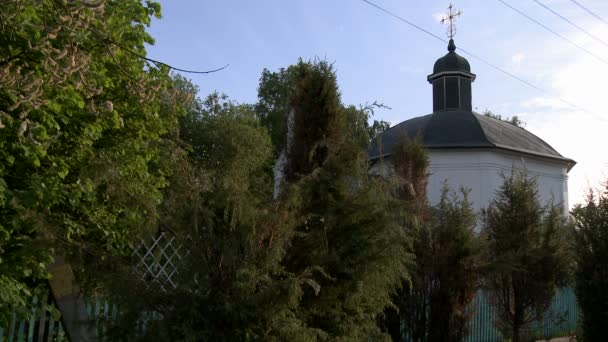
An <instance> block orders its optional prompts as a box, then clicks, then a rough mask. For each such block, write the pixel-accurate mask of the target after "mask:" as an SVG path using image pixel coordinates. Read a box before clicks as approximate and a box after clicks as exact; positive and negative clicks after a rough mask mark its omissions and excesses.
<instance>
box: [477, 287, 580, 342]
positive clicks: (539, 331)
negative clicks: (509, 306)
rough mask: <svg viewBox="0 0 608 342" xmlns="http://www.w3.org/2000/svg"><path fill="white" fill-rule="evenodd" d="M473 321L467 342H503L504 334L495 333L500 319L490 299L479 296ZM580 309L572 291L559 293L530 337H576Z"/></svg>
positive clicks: (481, 294)
mask: <svg viewBox="0 0 608 342" xmlns="http://www.w3.org/2000/svg"><path fill="white" fill-rule="evenodd" d="M471 310H473V317H472V320H471V328H470V332H469V336H468V337H467V339H466V342H499V341H504V338H503V336H502V334H501V333H500V332H499V331H498V330H497V329H496V327H495V325H494V321H495V320H496V318H497V316H498V315H497V313H496V311H495V309H494V308H493V307H492V306H491V305H489V303H488V298H487V296H486V295H485V294H484V293H483V292H480V293H478V294H477V297H476V298H475V300H474V301H473V303H472V304H471ZM577 314H578V307H577V304H576V295H575V294H574V291H573V289H571V288H563V289H559V290H558V291H557V293H556V295H555V297H554V298H553V301H552V302H551V306H550V308H549V310H547V313H546V314H545V318H544V319H543V320H542V321H539V322H534V323H533V324H532V325H531V327H530V329H529V333H530V334H531V335H532V336H533V337H535V338H538V339H549V338H552V337H559V336H568V335H573V334H574V333H575V331H576V324H577V320H578V316H577Z"/></svg>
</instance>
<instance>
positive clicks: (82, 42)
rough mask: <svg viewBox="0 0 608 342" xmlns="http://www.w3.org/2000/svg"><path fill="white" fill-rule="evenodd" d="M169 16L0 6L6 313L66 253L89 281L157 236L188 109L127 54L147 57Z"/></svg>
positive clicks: (36, 4)
mask: <svg viewBox="0 0 608 342" xmlns="http://www.w3.org/2000/svg"><path fill="white" fill-rule="evenodd" d="M159 15H160V12H159V5H158V4H156V3H154V2H151V1H147V2H142V1H139V0H125V1H97V2H90V1H69V2H65V1H63V2H62V1H53V0H45V1H34V0H11V1H4V2H3V4H2V6H1V7H0V22H1V23H2V25H0V218H1V220H0V221H1V222H2V226H1V227H0V274H1V275H2V282H3V285H6V286H0V298H2V300H3V303H0V305H1V306H0V311H2V314H5V313H6V312H10V310H12V308H15V307H18V306H19V305H21V304H23V302H24V300H25V299H24V297H26V296H27V295H28V292H27V291H26V290H25V288H31V287H34V286H36V285H37V284H39V283H40V281H43V280H44V279H45V278H46V277H47V276H48V275H47V272H46V265H47V264H48V263H49V262H50V261H51V260H52V258H53V257H54V256H55V255H58V254H59V255H64V256H67V257H69V260H70V262H71V263H72V266H73V267H74V268H75V270H76V271H77V272H78V274H79V276H80V277H82V276H83V275H84V274H85V272H83V269H84V267H85V265H86V266H88V267H92V268H95V267H96V265H97V263H99V262H101V261H102V260H103V259H104V258H105V255H106V254H108V255H111V254H120V253H122V252H124V251H125V250H127V249H128V247H129V245H130V244H131V242H132V241H133V238H134V236H136V235H137V234H139V233H140V232H141V231H142V229H143V227H145V226H153V223H154V220H155V216H156V207H157V206H158V204H159V203H160V201H161V194H162V192H161V189H162V188H163V187H164V186H165V185H166V179H165V178H166V175H167V173H168V172H169V168H168V166H167V164H166V163H165V160H166V159H165V157H167V156H169V155H171V154H172V153H173V151H174V150H175V149H176V147H175V146H172V145H171V143H170V142H169V141H168V140H166V139H165V136H166V135H167V134H168V133H170V132H172V131H173V130H174V129H175V127H176V124H177V115H176V113H177V112H179V111H180V108H179V107H180V106H179V100H180V99H179V96H178V94H177V93H176V92H175V91H174V89H173V88H172V81H171V78H170V77H169V75H168V71H167V70H166V69H158V68H156V66H154V65H149V64H147V63H146V62H145V61H143V60H142V59H141V58H139V57H137V56H135V55H134V54H133V53H131V52H129V51H127V50H125V49H128V50H130V51H134V52H137V53H139V54H141V55H144V54H145V49H144V43H153V39H152V38H151V37H150V36H149V35H148V34H147V33H146V32H145V28H146V27H147V26H148V25H149V24H150V17H151V16H159ZM88 274H91V275H95V272H92V273H91V272H90V273H88ZM5 300H6V301H7V302H4V301H5Z"/></svg>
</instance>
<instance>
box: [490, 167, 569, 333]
mask: <svg viewBox="0 0 608 342" xmlns="http://www.w3.org/2000/svg"><path fill="white" fill-rule="evenodd" d="M483 234H484V237H485V239H486V242H487V248H488V250H487V262H488V272H487V275H486V279H485V286H486V287H487V289H488V291H489V293H490V297H491V304H492V305H494V306H495V308H496V310H497V311H498V316H499V321H498V322H496V323H497V325H498V327H499V328H500V329H501V330H502V331H503V335H505V336H511V338H512V339H513V341H514V342H518V341H521V340H522V339H525V338H526V336H527V335H528V334H529V333H530V332H529V331H527V330H526V329H527V327H528V325H529V324H530V323H532V322H534V321H537V320H539V319H541V318H543V317H544V315H545V314H546V311H547V308H548V307H549V305H550V303H551V300H552V298H553V296H554V294H555V290H556V288H557V287H558V286H561V285H564V284H565V282H566V281H567V279H568V273H569V266H570V256H569V253H568V248H567V241H568V236H569V234H568V226H567V224H566V222H565V219H564V218H563V216H562V213H561V212H560V209H559V207H558V206H555V205H552V204H551V205H549V206H548V207H546V208H544V207H542V206H541V205H540V203H539V199H538V189H537V183H536V179H534V178H530V177H528V176H527V175H526V174H523V173H515V172H512V173H511V175H510V176H508V177H505V179H504V183H503V185H502V186H501V187H500V189H499V190H498V191H497V193H496V198H495V199H494V200H493V201H492V203H491V204H490V206H489V207H488V209H487V210H486V211H485V213H484V230H483Z"/></svg>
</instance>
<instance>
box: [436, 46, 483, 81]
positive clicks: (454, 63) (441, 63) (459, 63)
mask: <svg viewBox="0 0 608 342" xmlns="http://www.w3.org/2000/svg"><path fill="white" fill-rule="evenodd" d="M448 51H449V52H448V53H447V54H446V55H445V56H443V57H441V58H439V59H438V60H437V62H435V66H434V67H433V75H436V74H439V73H442V72H447V71H460V72H464V73H471V65H470V64H469V61H467V60H466V58H464V57H462V56H460V55H459V54H457V53H456V44H454V39H450V43H449V44H448ZM431 76H432V75H431ZM473 78H475V77H474V76H473Z"/></svg>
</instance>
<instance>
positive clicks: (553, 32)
mask: <svg viewBox="0 0 608 342" xmlns="http://www.w3.org/2000/svg"><path fill="white" fill-rule="evenodd" d="M497 1H498V2H500V3H502V4H503V5H505V6H507V7H509V8H510V9H512V10H513V11H515V12H517V13H519V14H521V15H522V16H524V17H525V18H527V19H528V20H530V21H532V22H534V23H535V24H537V25H538V26H540V27H542V28H544V29H545V30H547V31H549V32H551V33H552V34H553V35H555V36H557V37H559V38H560V39H562V40H563V41H566V42H568V43H569V44H570V45H572V46H574V47H576V48H577V49H579V50H581V51H583V52H585V53H586V54H588V55H590V56H592V57H593V58H595V59H597V60H598V61H600V62H602V63H604V64H606V65H608V61H607V60H605V59H604V58H602V57H600V56H598V55H596V54H595V53H593V52H591V51H589V50H587V49H586V48H584V47H582V46H581V45H580V44H577V43H575V42H574V41H572V40H570V39H568V38H566V37H564V36H563V35H561V34H559V33H558V32H557V31H555V30H553V29H552V28H550V27H548V26H547V25H545V24H543V23H541V22H540V21H538V20H536V19H534V18H532V17H531V16H529V15H527V14H526V13H524V12H523V11H521V10H519V9H517V8H515V7H513V6H512V5H510V4H509V3H508V2H506V1H504V0H497Z"/></svg>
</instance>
